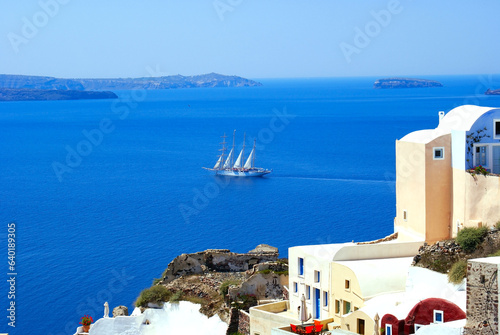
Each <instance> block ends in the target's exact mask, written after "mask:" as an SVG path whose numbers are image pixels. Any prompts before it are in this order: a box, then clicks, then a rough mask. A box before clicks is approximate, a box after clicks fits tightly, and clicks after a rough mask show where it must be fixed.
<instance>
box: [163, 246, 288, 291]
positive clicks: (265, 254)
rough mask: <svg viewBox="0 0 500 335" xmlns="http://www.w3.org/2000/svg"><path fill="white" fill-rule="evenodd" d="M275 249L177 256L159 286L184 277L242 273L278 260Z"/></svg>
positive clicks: (266, 248) (263, 247) (223, 251)
mask: <svg viewBox="0 0 500 335" xmlns="http://www.w3.org/2000/svg"><path fill="white" fill-rule="evenodd" d="M278 256H279V253H278V249H277V248H273V247H270V246H267V245H260V246H258V247H257V248H256V249H254V250H252V251H250V252H248V253H242V254H240V253H234V252H231V251H229V250H227V249H209V250H205V251H201V252H196V253H193V254H182V255H180V256H177V257H176V258H175V259H174V260H173V261H172V262H170V264H169V265H168V267H167V270H165V272H164V274H163V278H162V281H161V282H160V283H161V284H168V283H169V282H171V281H172V280H174V279H176V278H179V277H181V276H186V275H194V274H203V273H207V272H211V271H216V272H243V271H247V270H248V269H252V268H253V266H254V265H256V264H259V263H263V262H274V261H276V260H277V259H278Z"/></svg>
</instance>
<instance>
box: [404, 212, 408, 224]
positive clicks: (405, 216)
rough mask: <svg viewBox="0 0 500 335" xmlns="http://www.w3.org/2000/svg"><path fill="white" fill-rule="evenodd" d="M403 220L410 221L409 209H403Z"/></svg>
mask: <svg viewBox="0 0 500 335" xmlns="http://www.w3.org/2000/svg"><path fill="white" fill-rule="evenodd" d="M403 220H404V221H408V211H407V210H406V209H405V210H403Z"/></svg>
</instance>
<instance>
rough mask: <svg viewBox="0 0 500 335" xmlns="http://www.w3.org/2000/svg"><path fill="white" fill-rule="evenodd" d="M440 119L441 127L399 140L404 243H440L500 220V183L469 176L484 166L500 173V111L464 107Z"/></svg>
mask: <svg viewBox="0 0 500 335" xmlns="http://www.w3.org/2000/svg"><path fill="white" fill-rule="evenodd" d="M439 116H440V117H439V125H438V127H437V128H435V129H427V130H419V131H415V132H413V133H410V134H408V135H406V136H404V137H403V138H402V139H401V140H399V141H396V218H395V220H394V225H395V231H397V232H398V233H399V239H400V240H402V241H404V240H407V241H415V240H421V241H427V242H435V241H438V240H443V239H448V238H451V237H454V236H456V234H457V232H458V230H459V229H461V228H463V227H469V226H481V225H494V224H495V223H496V222H497V221H498V220H500V178H499V177H498V176H497V175H491V174H490V175H488V176H483V175H473V174H471V173H469V171H468V170H470V169H471V168H473V167H475V166H478V165H482V166H483V167H485V168H486V169H487V170H488V171H489V172H491V173H493V174H500V109H498V108H491V107H479V106H472V105H464V106H460V107H457V108H454V109H453V110H451V111H450V112H448V113H447V114H446V115H445V114H444V112H440V115H439ZM478 135H479V138H478ZM483 135H485V136H483ZM474 137H476V140H474V139H473V138H474Z"/></svg>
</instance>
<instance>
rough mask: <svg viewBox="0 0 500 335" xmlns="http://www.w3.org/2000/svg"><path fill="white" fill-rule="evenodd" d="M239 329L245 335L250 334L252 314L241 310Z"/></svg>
mask: <svg viewBox="0 0 500 335" xmlns="http://www.w3.org/2000/svg"><path fill="white" fill-rule="evenodd" d="M239 315H240V318H239V320H238V331H239V332H240V333H241V334H243V335H250V314H248V313H247V312H245V311H242V310H239Z"/></svg>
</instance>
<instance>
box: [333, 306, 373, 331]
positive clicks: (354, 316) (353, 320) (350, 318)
mask: <svg viewBox="0 0 500 335" xmlns="http://www.w3.org/2000/svg"><path fill="white" fill-rule="evenodd" d="M358 319H362V320H365V332H364V334H367V335H372V334H373V331H374V327H375V321H373V319H372V318H371V316H369V315H367V314H366V313H365V312H363V311H356V312H353V313H351V314H349V315H347V316H346V317H344V318H342V323H341V325H342V326H341V328H342V329H345V330H350V331H351V332H354V333H358V334H359V332H358Z"/></svg>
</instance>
